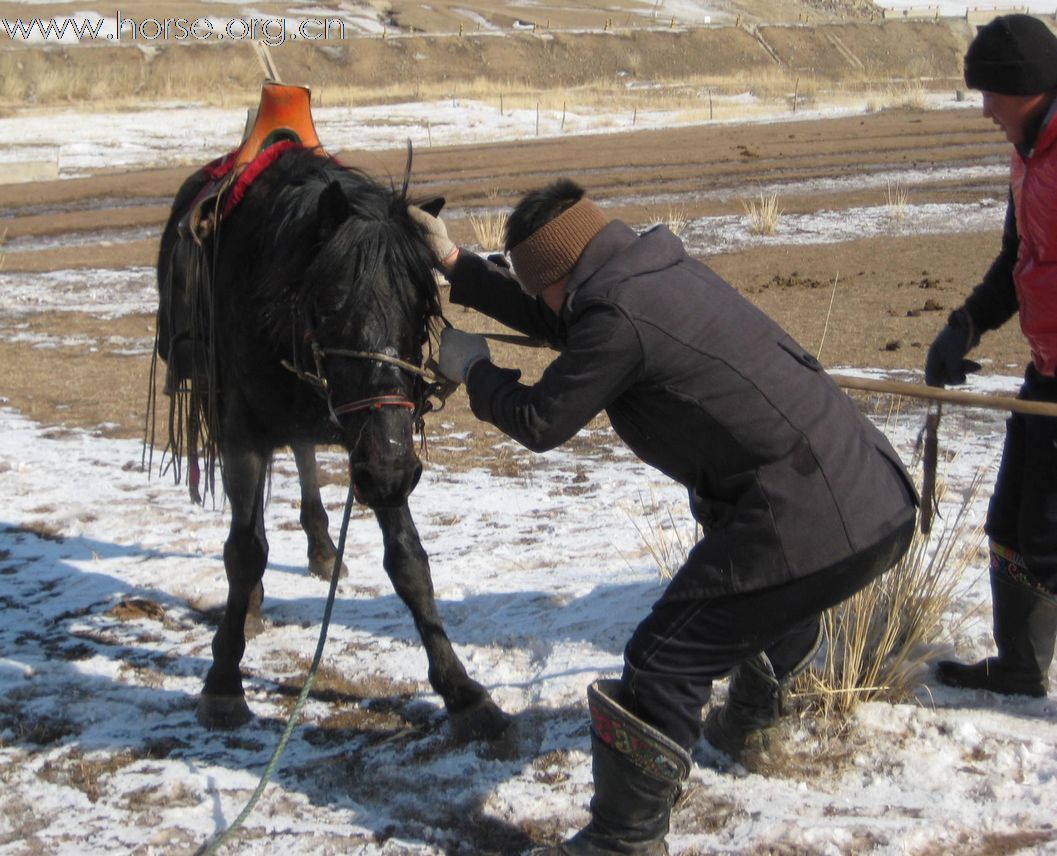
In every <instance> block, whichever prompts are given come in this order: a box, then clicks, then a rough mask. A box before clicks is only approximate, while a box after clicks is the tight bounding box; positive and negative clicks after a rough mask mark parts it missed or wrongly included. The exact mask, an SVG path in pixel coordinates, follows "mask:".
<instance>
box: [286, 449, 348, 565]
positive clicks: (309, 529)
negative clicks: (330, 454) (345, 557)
mask: <svg viewBox="0 0 1057 856" xmlns="http://www.w3.org/2000/svg"><path fill="white" fill-rule="evenodd" d="M292 447H293V450H294V461H296V462H297V475H298V480H299V481H300V483H301V528H302V529H304V530H305V537H306V538H307V539H308V572H309V573H310V574H311V575H312V576H314V577H319V578H321V579H324V580H329V579H330V575H331V574H332V573H334V560H335V559H336V558H337V555H338V549H337V547H335V546H334V541H333V540H332V539H331V537H330V529H329V523H330V521H329V520H328V519H327V511H326V509H325V508H324V507H323V500H322V499H321V498H320V496H319V469H318V467H317V466H316V447H315V446H313V445H312V444H311V443H294V444H292ZM348 574H349V569H348V568H347V567H345V563H344V562H342V563H341V576H342V577H346V576H348Z"/></svg>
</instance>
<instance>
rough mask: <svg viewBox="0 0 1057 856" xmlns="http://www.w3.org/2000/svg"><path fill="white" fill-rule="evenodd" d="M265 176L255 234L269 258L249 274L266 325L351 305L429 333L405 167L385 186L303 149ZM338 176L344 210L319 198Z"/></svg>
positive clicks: (430, 294) (283, 326) (431, 297)
mask: <svg viewBox="0 0 1057 856" xmlns="http://www.w3.org/2000/svg"><path fill="white" fill-rule="evenodd" d="M409 166H410V164H409ZM266 176H267V185H268V186H269V188H271V189H272V191H271V195H270V196H269V200H270V201H269V202H268V203H266V205H267V207H268V208H269V209H270V210H268V211H267V216H266V217H264V220H265V222H264V223H262V224H261V225H262V229H261V232H260V234H259V235H258V240H259V242H260V245H261V246H262V247H268V248H269V256H270V257H271V263H270V265H269V266H268V267H267V269H266V270H264V271H262V276H260V277H259V278H258V279H257V281H256V283H255V284H254V287H255V291H256V295H255V300H256V305H258V306H259V307H261V312H260V322H261V324H262V326H263V327H264V330H263V332H266V333H267V334H268V335H270V336H274V337H276V338H279V337H284V336H286V335H289V334H290V333H292V332H296V331H292V330H291V324H295V325H296V324H297V320H296V319H304V318H305V317H308V315H309V314H310V313H311V312H313V311H316V312H323V313H340V314H342V315H345V314H347V313H350V312H355V313H362V314H364V315H366V314H368V313H369V314H370V315H371V316H372V317H374V318H376V319H382V320H383V322H384V326H385V327H386V328H389V327H395V326H396V325H402V326H404V327H406V325H412V327H413V329H414V330H415V332H416V334H417V335H416V339H417V340H418V341H420V342H424V341H426V338H427V333H428V329H429V325H430V323H431V322H432V321H433V320H434V319H436V318H438V317H439V316H440V312H441V307H440V294H439V290H438V288H437V283H436V279H435V278H434V276H433V272H432V268H433V259H432V256H431V254H430V251H429V249H428V244H427V243H426V242H425V240H424V236H423V233H422V230H421V228H420V227H419V226H418V225H417V224H416V223H415V222H414V221H413V220H412V219H411V218H410V216H409V215H408V213H407V206H408V204H409V199H408V196H407V176H406V175H405V178H404V183H403V186H402V187H400V188H396V187H393V186H386V185H385V184H382V183H380V182H378V181H375V180H374V179H373V178H371V177H369V176H368V175H366V174H365V173H363V172H361V171H360V170H357V169H353V168H351V167H346V166H343V165H341V164H339V163H338V162H337V161H335V160H333V159H332V158H327V157H321V156H319V155H318V154H315V153H313V152H311V151H309V150H292V151H290V152H288V153H285V154H283V155H282V156H281V157H280V158H278V159H277V160H276V162H275V164H274V165H273V166H272V167H271V168H270V169H269V170H268V173H266ZM335 183H336V185H337V186H338V187H340V189H341V191H342V193H341V195H342V196H343V197H344V202H343V203H342V205H343V206H345V209H346V210H347V216H345V217H344V218H342V219H339V218H335V217H331V216H330V215H332V214H333V212H332V211H328V209H332V208H333V207H334V205H333V201H334V200H333V197H332V198H331V203H330V204H328V200H327V199H325V194H327V193H330V194H334V190H328V188H331V186H332V185H334V184H335ZM328 218H329V219H328ZM423 306H424V307H425V309H426V314H425V316H424V317H422V313H421V307H423ZM380 332H381V333H382V334H383V335H384V334H386V333H388V332H389V331H388V329H383V330H382V331H380ZM408 356H411V355H408Z"/></svg>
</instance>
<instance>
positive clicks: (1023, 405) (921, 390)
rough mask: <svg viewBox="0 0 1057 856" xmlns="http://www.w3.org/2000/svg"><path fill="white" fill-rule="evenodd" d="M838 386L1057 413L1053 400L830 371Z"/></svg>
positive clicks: (1040, 413) (989, 407)
mask: <svg viewBox="0 0 1057 856" xmlns="http://www.w3.org/2000/svg"><path fill="white" fill-rule="evenodd" d="M830 377H832V378H833V380H834V381H836V383H837V386H839V387H840V388H841V389H856V390H860V391H862V392H882V393H886V394H888V395H905V396H907V397H909V398H924V399H927V400H929V401H947V402H950V403H951V404H960V405H962V406H963V407H981V408H984V409H986V410H1008V411H1012V412H1013V413H1027V414H1030V415H1033V416H1057V404H1051V403H1050V402H1047V401H1024V400H1023V399H1020V398H1011V397H1010V396H1008V395H983V394H982V393H979V392H964V391H961V390H956V389H943V388H940V387H935V386H922V385H921V384H917V383H904V382H903V381H898V380H874V379H873V378H865V377H848V376H847V375H830Z"/></svg>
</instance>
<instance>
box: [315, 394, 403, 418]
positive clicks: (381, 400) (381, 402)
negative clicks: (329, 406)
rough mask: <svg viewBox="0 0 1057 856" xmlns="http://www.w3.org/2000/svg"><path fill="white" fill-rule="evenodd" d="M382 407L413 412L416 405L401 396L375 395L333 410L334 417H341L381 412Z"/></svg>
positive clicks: (340, 405)
mask: <svg viewBox="0 0 1057 856" xmlns="http://www.w3.org/2000/svg"><path fill="white" fill-rule="evenodd" d="M383 407H404V408H406V409H408V410H415V409H416V408H417V407H418V405H416V404H415V402H413V401H412V400H411V399H409V398H405V397H404V396H402V395H375V396H373V397H371V398H361V399H359V400H358V401H350V402H348V403H347V404H339V405H338V406H337V407H335V408H334V415H335V416H342V415H344V414H346V413H356V412H357V411H359V410H381V409H382V408H383Z"/></svg>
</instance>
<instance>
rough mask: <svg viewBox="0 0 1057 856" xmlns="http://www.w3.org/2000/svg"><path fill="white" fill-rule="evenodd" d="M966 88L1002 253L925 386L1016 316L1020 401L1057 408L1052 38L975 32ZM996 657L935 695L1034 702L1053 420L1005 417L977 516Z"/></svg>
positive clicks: (1018, 27) (999, 25) (960, 314)
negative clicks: (995, 147) (996, 182)
mask: <svg viewBox="0 0 1057 856" xmlns="http://www.w3.org/2000/svg"><path fill="white" fill-rule="evenodd" d="M965 82H966V84H967V85H968V86H969V87H970V88H971V89H978V90H980V91H981V92H982V93H983V114H984V116H985V117H988V118H990V119H991V121H992V122H994V123H995V124H996V125H998V127H1000V128H1001V129H1002V131H1003V132H1004V133H1005V135H1006V139H1007V140H1009V142H1010V143H1012V144H1013V157H1012V164H1011V167H1010V198H1009V204H1008V206H1007V208H1006V221H1005V228H1004V232H1003V235H1002V249H1001V252H1000V253H999V254H998V257H997V258H996V259H995V261H994V262H993V264H992V265H991V267H990V269H989V270H988V271H987V273H986V274H985V276H984V278H983V282H981V283H980V284H979V285H978V286H977V287H976V288H975V289H974V290H973V292H972V293H971V294H970V295H969V297H968V299H967V300H966V301H965V303H964V305H962V306H961V307H960V308H958V309H956V310H955V311H954V312H952V313H951V315H950V317H949V319H948V321H947V326H946V327H945V328H944V329H943V330H942V331H940V333H939V335H938V336H937V337H936V340H935V341H934V342H933V344H932V346H931V347H930V348H929V352H928V357H927V359H926V363H925V382H926V383H928V384H930V385H932V386H944V385H946V384H958V383H964V382H965V375H966V372H967V371H975V370H976V369H978V368H979V365H978V364H976V363H974V362H972V361H970V360H966V359H965V355H966V354H967V353H968V352H969V351H970V350H971V349H972V348H973V347H974V346H975V345H976V344H977V343H978V342H979V341H980V336H981V334H982V333H985V332H986V331H988V330H994V329H997V328H998V327H1001V326H1002V325H1003V324H1005V323H1006V322H1007V321H1008V320H1009V319H1010V318H1012V317H1013V316H1014V315H1016V314H1017V313H1018V312H1019V314H1020V329H1021V330H1022V331H1023V333H1024V336H1025V338H1026V339H1027V340H1028V345H1029V347H1030V348H1031V363H1030V364H1029V365H1028V368H1027V372H1026V374H1025V378H1024V384H1023V386H1022V387H1021V390H1020V394H1019V397H1020V398H1023V399H1026V400H1029V401H1049V402H1057V116H1055V113H1057V37H1055V36H1054V34H1053V32H1052V31H1051V30H1050V28H1049V27H1048V26H1046V24H1044V23H1043V22H1042V21H1040V20H1038V19H1037V18H1033V17H1031V16H1030V15H1004V16H1001V17H998V18H995V19H994V20H993V21H992V22H991V23H989V24H987V25H986V26H984V27H981V28H980V30H979V31H978V33H977V35H976V38H975V39H973V41H972V43H971V44H970V45H969V50H968V52H967V53H966V55H965ZM985 532H986V533H987V535H988V537H989V538H990V548H991V561H990V573H991V599H992V612H993V619H994V637H995V643H996V645H997V647H998V655H997V656H995V657H988V658H986V659H984V660H981V661H979V662H977V663H973V664H964V663H958V662H954V661H950V660H945V661H941V662H940V663H939V665H938V676H939V679H940V681H941V682H942V683H944V684H946V685H948V686H952V687H965V688H971V689H984V690H990V691H992V692H996V693H1003V694H1009V695H1013V694H1023V695H1029V696H1045V695H1046V693H1047V692H1048V690H1049V668H1050V663H1051V661H1052V660H1053V649H1054V637H1055V635H1057V418H1054V417H1048V416H1028V415H1022V414H1017V413H1014V414H1013V415H1012V416H1011V417H1010V419H1009V421H1008V423H1007V428H1006V440H1005V448H1004V450H1003V453H1002V462H1001V465H1000V467H999V471H998V477H997V479H996V482H995V488H994V492H993V494H992V496H991V502H990V506H989V508H988V512H987V522H986V526H985Z"/></svg>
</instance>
